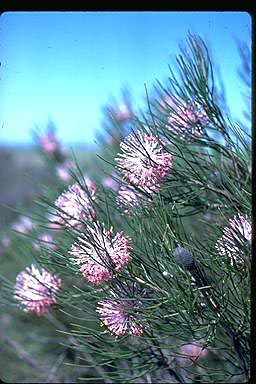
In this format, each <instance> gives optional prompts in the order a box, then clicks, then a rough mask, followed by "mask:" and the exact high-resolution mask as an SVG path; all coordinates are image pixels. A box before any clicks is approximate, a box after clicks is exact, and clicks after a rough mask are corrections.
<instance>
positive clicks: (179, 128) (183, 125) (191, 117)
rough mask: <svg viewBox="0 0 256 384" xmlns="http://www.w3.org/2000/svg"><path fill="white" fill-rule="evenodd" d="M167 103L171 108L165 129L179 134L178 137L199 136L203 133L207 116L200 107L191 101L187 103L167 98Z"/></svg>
mask: <svg viewBox="0 0 256 384" xmlns="http://www.w3.org/2000/svg"><path fill="white" fill-rule="evenodd" d="M167 104H168V105H169V106H170V107H171V108H172V111H171V112H170V114H169V117H168V124H167V129H168V130H169V131H171V132H172V133H174V134H175V135H179V136H180V138H187V137H188V136H190V137H199V136H201V135H202V134H203V132H204V128H205V127H206V126H207V124H208V122H209V118H208V116H207V114H206V113H205V111H204V110H203V109H202V107H201V106H200V105H199V104H198V103H196V102H192V101H188V102H187V103H184V102H183V101H182V102H179V104H180V105H177V104H175V102H174V100H172V99H171V100H168V101H167Z"/></svg>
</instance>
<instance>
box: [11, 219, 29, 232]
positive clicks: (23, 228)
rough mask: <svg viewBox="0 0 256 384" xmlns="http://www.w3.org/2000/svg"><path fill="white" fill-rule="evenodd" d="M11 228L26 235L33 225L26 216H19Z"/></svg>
mask: <svg viewBox="0 0 256 384" xmlns="http://www.w3.org/2000/svg"><path fill="white" fill-rule="evenodd" d="M11 228H12V229H13V230H14V231H16V232H19V233H22V234H24V235H25V234H27V233H28V232H30V231H31V230H32V229H34V228H35V224H34V223H33V222H32V220H31V219H30V218H29V217H27V216H19V218H18V219H17V220H16V221H15V222H14V223H13V224H12V226H11Z"/></svg>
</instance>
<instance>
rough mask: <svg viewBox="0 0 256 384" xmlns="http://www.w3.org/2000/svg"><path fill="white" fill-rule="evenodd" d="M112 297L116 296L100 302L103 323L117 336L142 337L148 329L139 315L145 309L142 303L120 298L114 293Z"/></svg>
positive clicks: (98, 309) (99, 310) (99, 308)
mask: <svg viewBox="0 0 256 384" xmlns="http://www.w3.org/2000/svg"><path fill="white" fill-rule="evenodd" d="M111 295H112V296H114V297H113V299H107V300H101V301H99V302H98V307H97V312H98V313H99V314H100V319H101V321H102V323H103V324H104V325H105V326H106V327H107V328H108V330H109V331H110V332H111V333H112V334H114V335H116V336H123V335H124V334H125V333H128V334H129V335H135V336H139V335H141V334H142V333H143V332H144V330H145V328H146V327H147V325H146V323H145V322H142V320H141V318H140V315H139V310H141V309H142V308H143V304H142V302H141V301H139V300H131V299H128V298H126V299H123V298H122V299H121V298H118V297H117V295H116V294H114V293H113V292H111Z"/></svg>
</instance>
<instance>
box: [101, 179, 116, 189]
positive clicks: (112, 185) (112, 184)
mask: <svg viewBox="0 0 256 384" xmlns="http://www.w3.org/2000/svg"><path fill="white" fill-rule="evenodd" d="M102 185H104V187H106V188H110V189H113V190H114V191H117V190H118V183H117V181H116V180H114V179H113V178H112V177H111V176H106V177H104V178H103V179H102Z"/></svg>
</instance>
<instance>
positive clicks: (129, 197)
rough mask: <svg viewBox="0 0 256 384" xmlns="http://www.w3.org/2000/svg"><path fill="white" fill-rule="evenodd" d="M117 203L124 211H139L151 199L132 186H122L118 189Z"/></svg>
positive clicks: (130, 212)
mask: <svg viewBox="0 0 256 384" xmlns="http://www.w3.org/2000/svg"><path fill="white" fill-rule="evenodd" d="M117 204H118V205H120V207H121V208H122V209H123V212H124V213H127V214H132V213H134V212H135V211H136V213H139V211H140V209H141V208H142V207H146V206H147V205H148V204H149V199H148V198H147V197H146V196H145V195H143V194H142V193H140V192H138V191H137V190H136V189H135V188H133V187H130V186H121V188H120V189H119V191H118V197H117Z"/></svg>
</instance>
